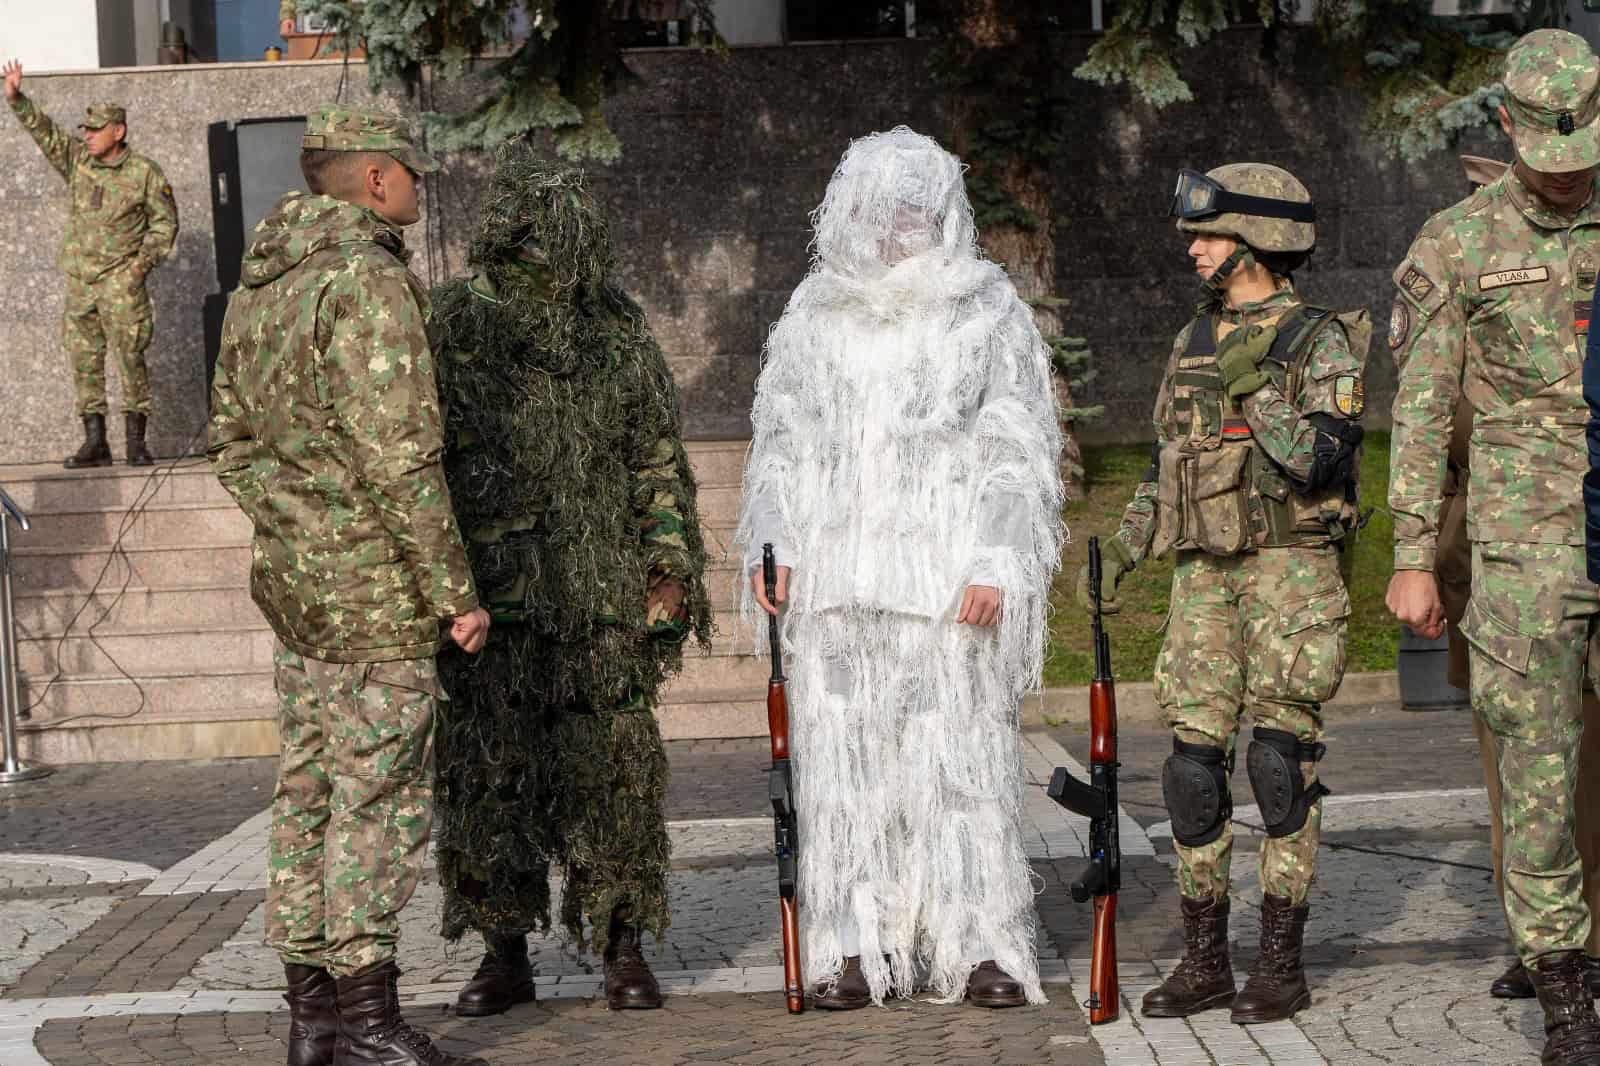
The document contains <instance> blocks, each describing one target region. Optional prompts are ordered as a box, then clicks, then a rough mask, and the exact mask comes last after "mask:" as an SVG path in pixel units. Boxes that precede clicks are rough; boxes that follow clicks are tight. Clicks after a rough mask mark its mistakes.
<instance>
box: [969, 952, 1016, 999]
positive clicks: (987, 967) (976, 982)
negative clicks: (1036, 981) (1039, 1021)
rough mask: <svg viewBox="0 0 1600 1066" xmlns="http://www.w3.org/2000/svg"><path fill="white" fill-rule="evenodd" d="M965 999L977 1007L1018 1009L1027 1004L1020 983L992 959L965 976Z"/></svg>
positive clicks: (980, 964)
mask: <svg viewBox="0 0 1600 1066" xmlns="http://www.w3.org/2000/svg"><path fill="white" fill-rule="evenodd" d="M967 998H968V999H970V1000H972V1002H973V1004H974V1005H975V1006H979V1007H1020V1006H1022V1005H1023V1004H1024V1003H1026V1002H1028V997H1027V994H1026V993H1024V992H1023V991H1022V982H1021V981H1018V980H1017V979H1016V978H1015V977H1012V976H1011V975H1010V974H1008V973H1006V972H1005V971H1004V970H1002V969H1001V968H1000V964H999V963H997V962H995V961H994V960H993V959H985V960H984V961H982V962H980V963H978V965H977V967H976V968H975V969H974V970H973V971H972V972H971V973H970V974H968V975H967Z"/></svg>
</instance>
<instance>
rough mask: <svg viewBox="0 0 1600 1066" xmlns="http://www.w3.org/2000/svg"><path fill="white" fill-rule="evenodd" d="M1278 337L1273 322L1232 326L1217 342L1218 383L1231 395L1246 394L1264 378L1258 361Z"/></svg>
mask: <svg viewBox="0 0 1600 1066" xmlns="http://www.w3.org/2000/svg"><path fill="white" fill-rule="evenodd" d="M1277 339H1278V327H1277V326H1263V325H1255V326H1245V327H1243V328H1242V329H1236V330H1234V331H1233V332H1232V333H1230V334H1228V335H1227V336H1226V337H1224V338H1223V339H1222V343H1221V344H1218V345H1217V369H1218V370H1219V371H1221V373H1222V387H1223V389H1224V390H1225V391H1226V392H1227V394H1228V395H1229V396H1231V397H1233V398H1234V399H1236V400H1237V399H1238V398H1239V397H1241V396H1248V395H1250V394H1251V393H1252V392H1255V391H1256V390H1257V389H1259V388H1260V387H1261V386H1263V385H1265V384H1266V383H1267V381H1268V378H1267V375H1266V372H1265V371H1264V370H1262V369H1261V361H1262V360H1263V359H1265V358H1266V357H1267V353H1268V352H1269V351H1271V350H1272V342H1273V341H1275V340H1277Z"/></svg>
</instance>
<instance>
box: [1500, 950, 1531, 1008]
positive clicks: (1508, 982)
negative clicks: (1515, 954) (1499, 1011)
mask: <svg viewBox="0 0 1600 1066" xmlns="http://www.w3.org/2000/svg"><path fill="white" fill-rule="evenodd" d="M1489 994H1490V995H1491V996H1493V997H1494V998H1495V999H1532V998H1533V996H1534V992H1533V978H1531V977H1529V976H1528V968H1527V967H1526V966H1524V965H1522V960H1521V959H1512V960H1511V965H1510V966H1508V967H1506V972H1505V973H1503V974H1501V975H1500V976H1499V977H1496V978H1495V979H1494V980H1493V981H1492V982H1490V984H1489Z"/></svg>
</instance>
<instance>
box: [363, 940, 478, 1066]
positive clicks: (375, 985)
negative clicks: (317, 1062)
mask: <svg viewBox="0 0 1600 1066" xmlns="http://www.w3.org/2000/svg"><path fill="white" fill-rule="evenodd" d="M399 980H400V967H398V966H396V965H395V963H394V960H393V959H389V960H387V961H385V962H380V963H377V964H376V965H373V966H368V967H367V968H366V969H365V970H362V971H361V972H360V973H357V974H352V975H351V976H349V977H340V978H338V979H337V981H338V986H337V987H338V994H339V1043H338V1046H337V1047H336V1048H335V1050H334V1054H333V1066H489V1064H488V1063H487V1062H485V1061H484V1060H483V1059H480V1058H476V1057H472V1058H467V1057H463V1056H461V1055H452V1054H450V1053H449V1052H445V1051H440V1050H439V1049H438V1048H436V1047H434V1046H433V1041H432V1040H430V1039H429V1038H428V1034H427V1033H424V1032H423V1031H422V1030H421V1029H415V1028H413V1027H411V1026H410V1025H407V1024H406V1020H405V1019H404V1018H402V1017H400V996H399V993H398V991H397V990H396V987H395V986H396V984H397V982H398V981H399Z"/></svg>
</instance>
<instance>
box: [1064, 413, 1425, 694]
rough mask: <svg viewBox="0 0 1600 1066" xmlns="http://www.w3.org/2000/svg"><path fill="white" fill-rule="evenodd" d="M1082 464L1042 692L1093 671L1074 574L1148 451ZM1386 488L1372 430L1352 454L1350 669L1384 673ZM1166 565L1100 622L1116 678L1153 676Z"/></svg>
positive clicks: (1113, 522)
mask: <svg viewBox="0 0 1600 1066" xmlns="http://www.w3.org/2000/svg"><path fill="white" fill-rule="evenodd" d="M1083 465H1084V471H1085V484H1086V489H1087V491H1086V492H1085V494H1084V498H1083V499H1081V500H1077V501H1075V502H1073V503H1070V504H1068V505H1067V508H1066V510H1065V511H1064V512H1063V517H1064V518H1065V519H1066V523H1067V528H1068V529H1070V530H1071V532H1072V538H1071V540H1070V541H1069V542H1068V544H1067V547H1066V550H1065V551H1064V552H1063V553H1062V560H1061V563H1062V565H1061V573H1060V574H1059V575H1058V576H1057V578H1056V583H1055V586H1054V588H1052V589H1051V592H1050V602H1051V605H1052V606H1053V607H1054V608H1055V613H1054V614H1053V615H1052V616H1051V620H1050V656H1049V658H1048V659H1047V660H1046V661H1045V668H1044V681H1045V684H1046V685H1054V686H1072V685H1085V684H1088V682H1089V678H1090V676H1091V675H1092V674H1093V673H1094V659H1093V649H1092V648H1091V646H1090V642H1089V617H1088V615H1087V614H1086V613H1085V612H1084V610H1083V609H1082V608H1081V607H1079V606H1078V602H1077V600H1076V598H1075V597H1074V594H1073V587H1074V585H1075V584H1076V582H1077V580H1078V570H1079V568H1080V567H1082V566H1083V565H1084V563H1085V562H1086V561H1087V560H1088V553H1089V538H1090V537H1091V536H1101V537H1108V536H1110V535H1111V534H1113V533H1115V532H1116V531H1117V527H1118V526H1119V525H1121V523H1122V510H1123V508H1124V507H1126V506H1127V504H1128V501H1129V500H1131V499H1132V498H1133V490H1134V488H1135V487H1137V486H1138V484H1139V479H1140V478H1141V477H1143V476H1144V472H1145V469H1146V468H1147V467H1148V466H1149V465H1150V446H1149V445H1148V444H1140V445H1115V446H1109V447H1104V448H1088V449H1085V451H1084V456H1083ZM1388 488H1389V434H1388V432H1386V431H1384V432H1371V433H1368V434H1367V439H1366V442H1365V443H1364V444H1363V445H1362V448H1361V500H1362V503H1361V506H1362V509H1363V510H1365V509H1366V508H1368V507H1371V508H1374V510H1373V513H1372V519H1371V521H1370V522H1368V523H1367V528H1365V529H1363V530H1362V531H1361V536H1360V539H1359V540H1358V541H1357V543H1356V557H1355V569H1354V573H1353V574H1352V577H1351V586H1350V601H1351V614H1350V641H1349V655H1348V660H1347V665H1346V669H1347V670H1349V671H1366V670H1392V669H1394V665H1395V656H1396V655H1397V654H1398V651H1399V642H1400V627H1399V624H1398V623H1396V622H1395V620H1394V619H1393V618H1392V617H1391V616H1390V614H1389V612H1388V610H1387V609H1386V608H1385V607H1384V606H1383V596H1384V592H1385V591H1386V590H1387V589H1388V587H1389V575H1390V573H1391V572H1392V570H1393V566H1394V521H1393V519H1392V518H1391V517H1390V515H1389V509H1388V507H1387V506H1386V505H1385V504H1386V497H1387V494H1388ZM1172 562H1173V560H1172V556H1171V555H1170V554H1169V555H1168V556H1167V558H1165V559H1158V560H1146V561H1145V562H1144V563H1142V564H1140V566H1139V569H1137V570H1135V571H1134V572H1133V573H1132V574H1129V575H1128V576H1127V577H1126V578H1124V579H1123V582H1122V586H1121V588H1120V589H1119V591H1118V598H1119V599H1120V600H1121V601H1122V611H1121V612H1120V613H1119V614H1116V615H1114V616H1112V617H1111V618H1110V620H1109V622H1108V630H1109V632H1110V634H1111V661H1112V665H1113V666H1114V667H1115V669H1116V674H1117V679H1118V680H1119V681H1149V680H1150V678H1151V676H1152V674H1153V673H1154V670H1155V662H1156V653H1157V652H1159V651H1160V650H1161V640H1162V636H1163V633H1162V627H1163V626H1164V625H1165V623H1166V618H1167V605H1168V593H1169V592H1170V591H1171V588H1172Z"/></svg>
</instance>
